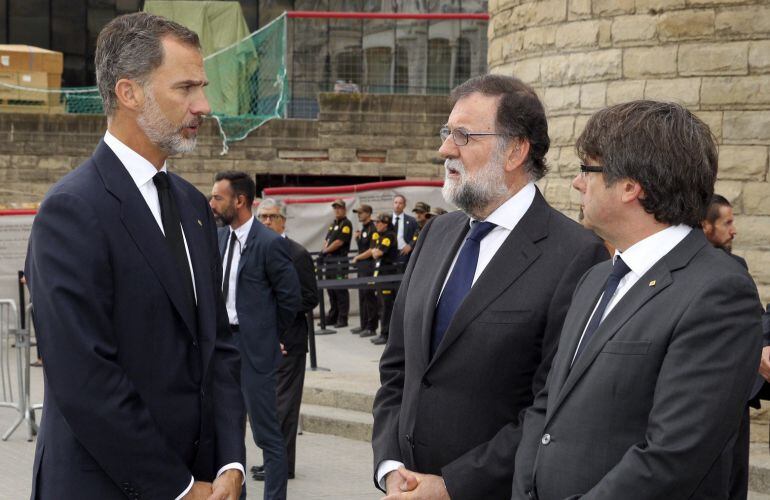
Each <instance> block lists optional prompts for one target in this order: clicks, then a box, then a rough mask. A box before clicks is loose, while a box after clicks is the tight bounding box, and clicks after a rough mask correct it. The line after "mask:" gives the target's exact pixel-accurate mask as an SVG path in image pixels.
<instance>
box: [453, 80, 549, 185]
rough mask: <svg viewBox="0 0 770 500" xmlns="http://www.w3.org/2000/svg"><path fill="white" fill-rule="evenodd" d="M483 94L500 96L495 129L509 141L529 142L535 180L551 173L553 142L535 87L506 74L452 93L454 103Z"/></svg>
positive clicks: (465, 85)
mask: <svg viewBox="0 0 770 500" xmlns="http://www.w3.org/2000/svg"><path fill="white" fill-rule="evenodd" d="M474 93H479V94H483V95H485V96H492V97H500V104H499V105H498V106H497V116H495V128H496V131H497V132H498V133H500V134H503V135H504V136H505V138H506V139H507V140H511V139H514V138H522V139H526V140H527V141H529V158H528V161H527V163H526V166H525V168H526V171H527V173H528V174H529V175H530V177H531V178H532V180H533V181H536V180H538V179H540V178H542V177H543V176H544V175H545V174H546V173H547V172H548V167H547V166H546V164H545V154H546V153H547V152H548V148H549V147H550V145H551V139H550V138H549V137H548V122H547V121H546V119H545V109H544V108H543V104H542V103H541V102H540V99H539V98H538V97H537V94H536V93H535V91H534V90H532V87H530V86H529V85H527V84H526V83H524V82H522V81H521V80H519V79H518V78H514V77H512V76H503V75H482V76H477V77H474V78H471V79H470V80H468V81H466V82H465V83H463V84H461V85H459V86H457V87H455V89H454V90H452V93H451V94H450V95H449V102H450V103H451V104H452V106H454V105H455V103H456V102H457V101H459V100H460V99H462V98H463V97H466V96H469V95H470V94H474Z"/></svg>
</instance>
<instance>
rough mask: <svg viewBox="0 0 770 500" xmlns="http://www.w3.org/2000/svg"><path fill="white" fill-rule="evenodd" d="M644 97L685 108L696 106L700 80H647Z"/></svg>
mask: <svg viewBox="0 0 770 500" xmlns="http://www.w3.org/2000/svg"><path fill="white" fill-rule="evenodd" d="M644 97H645V98H646V99H654V100H659V101H673V102H678V103H679V104H682V105H685V106H697V105H698V101H699V98H700V78H676V79H671V80H648V81H647V85H646V86H645V88H644Z"/></svg>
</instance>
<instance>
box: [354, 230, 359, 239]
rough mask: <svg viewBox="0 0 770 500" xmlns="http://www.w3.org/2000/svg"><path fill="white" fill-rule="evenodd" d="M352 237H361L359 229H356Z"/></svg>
mask: <svg viewBox="0 0 770 500" xmlns="http://www.w3.org/2000/svg"><path fill="white" fill-rule="evenodd" d="M353 237H354V238H355V239H358V238H360V237H361V230H360V229H359V230H358V231H356V232H355V233H353Z"/></svg>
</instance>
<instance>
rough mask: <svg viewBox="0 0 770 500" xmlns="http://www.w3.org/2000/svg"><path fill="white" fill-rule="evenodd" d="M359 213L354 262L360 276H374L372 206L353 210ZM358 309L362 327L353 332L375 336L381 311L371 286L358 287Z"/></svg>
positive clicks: (363, 335) (364, 335)
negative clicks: (359, 227)
mask: <svg viewBox="0 0 770 500" xmlns="http://www.w3.org/2000/svg"><path fill="white" fill-rule="evenodd" d="M353 212H354V213H355V214H357V215H358V222H359V223H360V224H361V229H359V230H358V231H356V232H355V235H354V236H355V239H356V245H357V247H358V255H356V256H355V257H353V263H354V264H355V265H356V269H357V270H358V277H359V278H361V277H364V276H372V275H373V274H374V258H373V257H372V249H371V246H372V245H371V242H372V236H373V235H374V234H375V233H376V232H377V228H375V227H374V222H373V221H372V207H371V206H369V205H365V204H362V205H361V206H360V207H358V208H357V209H355V210H353ZM358 310H359V311H361V327H360V328H353V329H352V330H350V332H351V333H357V334H359V335H360V336H361V337H373V336H374V335H376V334H375V332H376V331H377V322H378V321H379V319H380V317H379V311H378V310H377V294H376V293H375V291H374V290H373V289H371V288H359V289H358Z"/></svg>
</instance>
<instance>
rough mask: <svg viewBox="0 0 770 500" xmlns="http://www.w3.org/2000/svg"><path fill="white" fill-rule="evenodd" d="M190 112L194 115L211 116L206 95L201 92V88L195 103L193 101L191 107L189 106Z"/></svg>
mask: <svg viewBox="0 0 770 500" xmlns="http://www.w3.org/2000/svg"><path fill="white" fill-rule="evenodd" d="M190 112H191V113H192V114H194V115H210V114H211V106H210V105H209V100H208V98H207V97H206V93H205V92H204V91H203V87H200V91H199V92H198V95H197V96H196V99H195V101H193V103H192V106H190Z"/></svg>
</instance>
